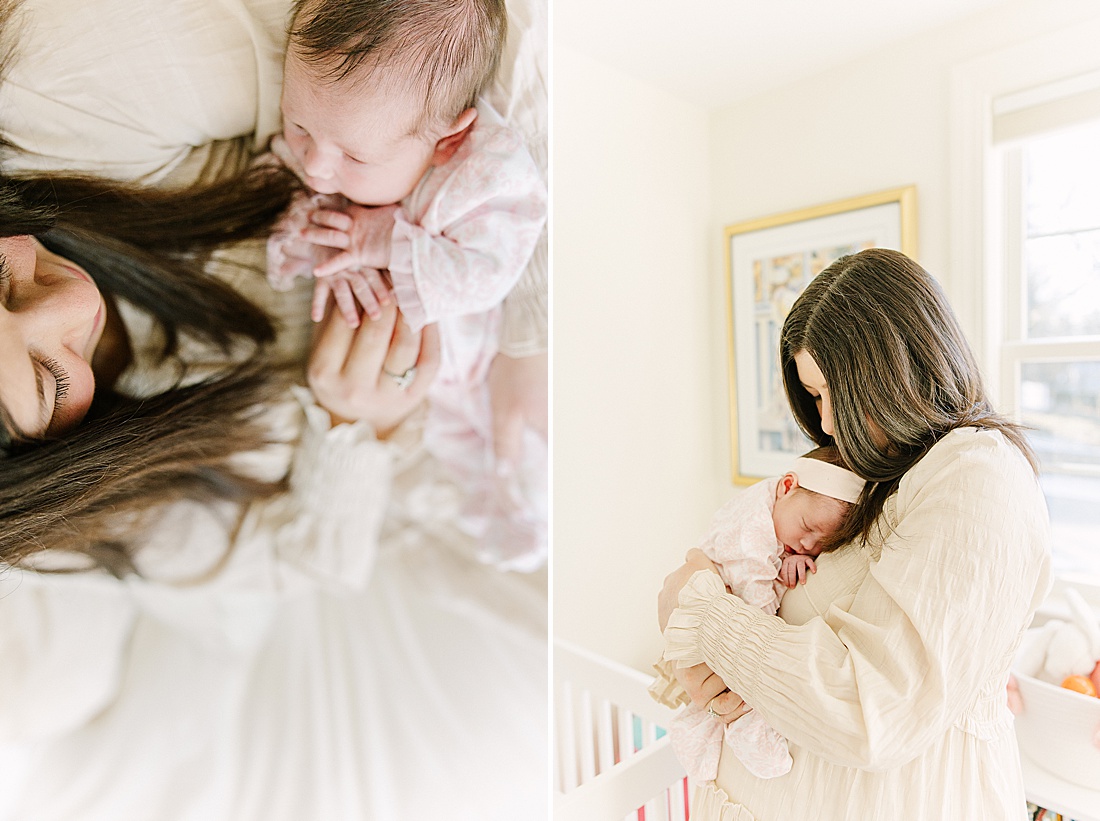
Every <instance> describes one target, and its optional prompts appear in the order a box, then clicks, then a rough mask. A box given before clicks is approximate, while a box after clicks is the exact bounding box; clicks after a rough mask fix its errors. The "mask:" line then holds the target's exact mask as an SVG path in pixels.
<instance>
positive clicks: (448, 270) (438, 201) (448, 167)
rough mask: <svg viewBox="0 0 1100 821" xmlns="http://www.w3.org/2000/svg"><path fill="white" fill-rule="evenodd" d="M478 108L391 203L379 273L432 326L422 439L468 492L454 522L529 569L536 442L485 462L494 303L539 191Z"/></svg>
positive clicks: (530, 164) (518, 261)
mask: <svg viewBox="0 0 1100 821" xmlns="http://www.w3.org/2000/svg"><path fill="white" fill-rule="evenodd" d="M477 110H478V118H477V120H476V121H475V123H474V125H473V127H472V128H471V131H470V134H469V136H468V137H467V138H466V140H465V141H463V143H462V145H461V146H460V147H459V148H458V150H457V151H456V152H455V154H454V156H452V157H451V159H450V160H449V161H448V162H447V163H446V164H444V165H442V166H438V167H432V168H429V169H428V171H427V173H425V175H424V176H423V177H422V178H421V180H420V182H419V183H418V184H417V186H416V188H415V189H413V192H412V194H410V195H409V196H408V197H406V198H405V200H403V201H402V202H401V203H400V207H399V208H398V210H397V213H396V216H395V224H394V228H393V235H392V238H391V245H390V266H389V273H390V279H391V283H392V286H393V292H394V296H395V297H396V299H397V303H398V306H399V307H400V309H401V312H402V314H403V315H404V317H405V321H406V322H407V323H408V324H409V326H410V327H412V329H413V330H419V329H421V328H423V327H424V326H425V325H428V324H431V323H438V326H439V331H440V343H441V359H442V361H441V366H440V370H439V375H438V376H437V377H436V379H435V381H434V382H433V383H432V386H431V389H430V392H429V397H430V402H429V415H428V420H427V422H426V428H425V444H426V446H427V447H428V448H429V450H431V451H432V453H433V454H434V455H435V456H436V457H437V458H438V459H440V461H441V462H443V463H444V464H445V465H446V466H447V467H448V468H450V470H451V472H452V473H453V474H454V478H455V479H456V480H458V481H460V482H462V483H463V484H464V486H466V487H468V488H469V487H473V488H474V489H475V492H474V494H473V498H474V499H475V501H474V502H473V503H472V504H471V506H470V507H469V509H468V511H467V516H466V518H465V520H464V521H465V525H466V527H467V529H468V530H469V532H471V533H472V534H473V535H475V536H477V537H478V538H479V539H480V540H481V541H482V543H483V545H484V547H485V550H484V558H485V559H486V560H487V561H491V562H493V563H496V564H498V565H500V566H502V567H505V568H507V569H517V570H533V569H536V568H537V567H539V566H541V565H542V564H543V563H544V561H545V558H546V521H547V467H548V459H547V448H546V442H545V440H543V439H542V438H541V437H540V436H538V435H537V434H534V433H533V432H530V431H528V432H527V433H528V435H527V436H526V437H525V439H524V448H523V452H524V459H523V463H522V464H519V465H513V464H499V463H497V462H496V461H495V460H494V455H493V451H492V419H491V414H490V407H489V392H488V387H487V377H488V374H489V366H490V365H491V364H492V361H493V357H494V356H496V354H497V352H498V350H499V349H500V345H499V340H500V335H501V330H502V308H501V304H502V302H503V301H504V298H505V297H506V296H508V295H509V293H510V292H511V291H512V290H513V288H515V286H516V285H517V283H518V282H519V281H520V278H521V275H523V274H524V272H525V269H526V268H527V266H528V263H529V262H530V261H531V258H532V254H533V253H534V252H535V249H536V245H537V244H538V243H539V241H540V237H541V236H542V235H543V233H544V230H543V229H544V226H545V223H546V207H547V206H546V202H547V199H546V185H545V183H544V181H543V178H542V175H541V174H540V172H539V169H538V167H537V166H536V164H535V161H534V160H533V159H532V158H531V155H530V153H529V151H528V149H527V146H526V144H525V141H524V139H523V137H522V136H521V135H520V134H519V133H518V132H516V131H514V130H513V129H511V128H509V127H508V126H506V125H505V124H504V122H503V121H502V120H501V118H500V116H499V115H498V114H497V113H496V112H495V111H494V109H493V108H492V107H491V106H490V105H489V104H488V103H487V102H484V101H482V102H479V103H478V105H477ZM341 201H342V198H340V197H338V196H334V195H314V196H313V197H310V198H303V199H300V200H298V201H297V202H296V203H295V204H294V206H292V209H297V210H292V212H291V213H290V214H288V217H287V219H285V220H284V223H283V224H284V226H286V225H288V224H289V225H300V226H302V227H305V226H306V225H307V224H308V222H309V215H310V214H311V213H312V211H313V210H316V209H317V208H333V207H339V204H340V202H341ZM293 239H295V236H294V234H293V233H291V232H288V231H284V232H283V233H281V234H277V235H275V236H273V237H272V240H271V242H269V244H268V258H269V270H272V271H274V270H275V269H276V268H277V267H278V265H277V262H278V261H279V260H280V259H282V254H283V250H282V243H284V242H286V241H288V240H293ZM317 261H318V262H320V261H321V260H320V258H319V259H318V260H317ZM297 273H298V274H300V275H308V274H309V271H308V270H302V271H299V272H297ZM271 279H272V285H273V286H274V287H275V288H276V289H279V290H283V289H285V288H287V287H289V283H288V282H287V281H286V278H285V277H277V276H273V277H271ZM486 477H488V478H486ZM478 485H480V486H481V487H480V489H478V488H477V487H476V486H478Z"/></svg>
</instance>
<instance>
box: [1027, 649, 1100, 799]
mask: <svg viewBox="0 0 1100 821" xmlns="http://www.w3.org/2000/svg"><path fill="white" fill-rule="evenodd" d="M1037 637H1038V631H1036V630H1029V631H1028V633H1027V635H1025V636H1024V642H1030V641H1032V640H1035V639H1036V638H1037ZM1023 646H1026V645H1023ZM1022 649H1023V647H1022V648H1021V650H1022ZM1013 675H1015V676H1016V681H1017V683H1018V684H1019V686H1020V699H1021V700H1022V701H1023V703H1024V709H1023V712H1022V713H1020V715H1018V716H1016V738H1017V740H1018V741H1019V743H1020V752H1021V753H1022V754H1023V755H1025V756H1027V757H1028V758H1029V759H1031V760H1032V761H1033V762H1034V763H1035V765H1036V766H1037V767H1040V768H1041V769H1044V770H1046V771H1047V772H1049V773H1051V774H1053V775H1055V776H1057V777H1059V778H1061V779H1062V780H1064V781H1069V782H1071V783H1073V784H1079V785H1080V786H1082V787H1089V788H1091V789H1096V788H1097V787H1100V748H1097V747H1096V745H1095V744H1093V737H1094V735H1095V734H1096V733H1097V732H1098V731H1100V698H1095V697H1093V696H1086V695H1083V694H1082V693H1075V692H1073V691H1072V690H1067V689H1065V688H1064V687H1059V686H1057V685H1054V684H1048V683H1047V682H1045V681H1040V680H1039V679H1037V678H1034V677H1032V676H1029V675H1025V674H1023V673H1021V672H1020V671H1019V670H1013Z"/></svg>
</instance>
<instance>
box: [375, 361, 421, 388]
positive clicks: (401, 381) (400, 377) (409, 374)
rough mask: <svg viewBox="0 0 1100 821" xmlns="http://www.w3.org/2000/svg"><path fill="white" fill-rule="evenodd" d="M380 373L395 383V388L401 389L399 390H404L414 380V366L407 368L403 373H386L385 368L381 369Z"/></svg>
mask: <svg viewBox="0 0 1100 821" xmlns="http://www.w3.org/2000/svg"><path fill="white" fill-rule="evenodd" d="M382 373H384V374H385V375H386V376H388V377H389V378H390V379H392V380H393V381H394V382H396V383H397V387H399V388H401V390H405V389H406V388H407V387H409V385H411V384H412V382H413V380H414V379H416V365H413V366H412V367H411V368H408V369H407V370H406V371H405V372H404V373H393V372H391V371H387V370H386V369H385V368H383V369H382Z"/></svg>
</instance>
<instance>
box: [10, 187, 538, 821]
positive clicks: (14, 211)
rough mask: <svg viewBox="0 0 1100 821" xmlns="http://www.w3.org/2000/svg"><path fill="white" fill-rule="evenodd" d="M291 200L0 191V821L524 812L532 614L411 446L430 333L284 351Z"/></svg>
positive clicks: (322, 337) (529, 602) (375, 329)
mask: <svg viewBox="0 0 1100 821" xmlns="http://www.w3.org/2000/svg"><path fill="white" fill-rule="evenodd" d="M295 186H296V183H295V182H294V181H293V180H292V179H291V178H290V177H289V175H288V174H287V173H285V172H279V171H275V170H273V169H270V168H262V167H261V168H257V169H254V170H252V171H250V172H249V173H247V174H246V175H245V176H243V177H241V178H238V179H232V180H229V181H228V182H226V183H224V184H220V185H217V186H214V187H203V188H195V189H187V190H183V191H174V192H168V193H164V192H158V191H155V190H151V189H142V188H134V187H128V186H122V185H120V184H116V183H110V182H104V181H96V180H92V179H88V178H84V179H79V178H74V179H66V178H63V177H60V176H50V177H45V178H38V179H21V180H19V181H12V180H0V257H2V268H0V344H2V346H3V351H4V355H3V357H0V409H2V410H0V421H2V423H3V424H2V434H0V460H2V462H3V469H2V470H0V561H2V562H4V563H6V564H7V565H10V566H12V567H9V568H8V569H7V570H6V571H5V573H4V574H3V576H2V578H0V588H2V589H0V658H2V659H3V661H4V663H3V664H2V665H0V818H12V819H22V818H36V819H48V818H81V819H93V818H105V819H106V818H157V819H227V820H228V819H233V820H234V821H236V820H238V819H250V818H256V819H261V818H262V819H265V820H266V819H288V821H289V819H296V820H297V819H309V818H317V819H327V818H370V819H399V818H429V817H435V816H436V815H437V814H439V813H441V812H445V813H446V814H447V816H448V817H452V818H471V819H473V818H479V819H480V818H500V819H507V818H512V817H519V816H518V815H517V813H519V814H522V813H523V812H525V811H526V810H525V809H524V808H525V807H527V806H528V804H529V802H530V801H531V800H532V799H533V800H535V801H536V802H540V803H541V800H542V796H543V794H544V788H543V786H542V784H543V782H544V779H545V776H544V772H545V766H544V758H543V756H544V755H545V736H544V735H543V734H542V732H541V730H542V727H543V724H544V719H543V716H544V715H545V668H544V666H543V665H544V661H545V627H544V619H545V615H544V606H543V604H542V601H541V599H540V597H539V596H538V595H534V588H532V587H530V586H529V585H528V584H527V583H517V581H516V579H515V577H511V576H506V575H504V574H501V573H499V572H498V571H496V570H493V569H491V568H483V567H480V566H478V565H477V564H476V562H475V561H474V560H473V553H474V548H475V545H473V544H472V543H471V541H470V540H469V539H468V538H466V537H465V536H463V534H462V533H461V532H460V531H459V529H458V527H457V518H458V512H459V510H460V508H461V502H462V495H461V489H460V488H456V487H455V486H454V485H453V484H452V483H450V482H449V481H448V480H447V479H446V477H445V476H444V475H442V472H441V470H440V468H439V465H438V463H436V462H435V461H434V460H432V459H431V458H430V457H429V456H428V455H427V454H426V453H425V452H424V450H423V448H422V447H421V444H420V439H419V428H418V423H419V420H420V419H421V418H422V415H423V414H422V413H421V408H422V407H423V402H422V399H423V396H424V393H425V390H426V387H427V384H428V383H429V382H430V380H431V379H432V376H433V372H434V370H435V367H436V364H437V355H438V347H437V342H436V338H435V336H434V334H433V332H432V330H430V329H425V331H424V333H423V335H420V334H412V333H410V332H408V330H407V327H406V326H404V325H403V323H400V322H398V321H397V319H398V317H397V315H396V313H395V311H394V310H392V309H391V310H390V311H389V312H388V313H385V314H384V315H383V317H382V319H380V320H377V321H372V322H367V323H365V324H364V325H362V326H361V327H360V328H359V329H356V330H353V329H350V328H348V327H347V325H346V324H345V323H343V322H342V321H339V320H338V319H332V321H328V320H326V321H325V322H324V323H322V325H321V326H320V329H319V331H318V333H317V336H316V341H315V342H314V344H313V346H312V349H311V350H310V351H309V352H308V354H306V353H305V351H306V350H307V348H308V340H309V332H310V321H309V317H308V300H309V295H308V287H307V288H306V289H305V291H304V292H303V291H302V290H301V289H299V291H298V292H291V293H290V294H275V293H273V292H272V291H271V290H270V289H269V288H268V286H267V283H266V280H265V279H264V277H263V275H262V271H258V270H252V269H250V266H253V267H255V266H257V265H261V266H262V262H263V258H264V245H263V243H262V241H261V240H258V239H255V240H250V238H255V237H263V236H264V234H265V232H266V231H267V230H268V228H269V226H270V223H271V222H272V220H273V219H274V218H275V217H276V215H277V214H278V213H279V211H280V210H281V208H282V206H283V205H284V204H285V203H286V202H287V199H288V196H289V194H290V193H291V191H292V190H293V188H294V187H295ZM304 358H307V359H308V367H307V368H303V359H304ZM413 365H416V366H417V368H418V372H417V376H416V378H415V380H414V381H413V383H412V384H411V385H410V386H408V387H401V386H398V385H397V383H396V382H395V381H394V380H392V379H390V378H389V377H388V376H386V375H385V371H386V370H389V371H391V372H394V373H402V372H404V371H406V370H407V369H409V368H410V367H412V366H413ZM294 381H299V382H302V383H303V384H304V383H306V382H308V385H309V389H308V390H307V389H306V388H304V387H300V388H290V387H289V385H290V384H291V383H292V382H294ZM56 571H82V572H56ZM540 703H542V704H543V705H544V706H543V708H541V709H540V708H539V707H538V705H539V704H540ZM509 715H510V716H513V718H512V719H511V720H508V719H506V718H505V717H506V716H509Z"/></svg>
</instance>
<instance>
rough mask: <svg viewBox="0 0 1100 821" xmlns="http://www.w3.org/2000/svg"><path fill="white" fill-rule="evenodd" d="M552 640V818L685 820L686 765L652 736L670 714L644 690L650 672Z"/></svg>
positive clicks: (666, 744)
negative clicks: (637, 724) (637, 722)
mask: <svg viewBox="0 0 1100 821" xmlns="http://www.w3.org/2000/svg"><path fill="white" fill-rule="evenodd" d="M554 645H555V646H554V721H555V756H554V776H555V791H554V821H687V810H686V807H685V796H686V782H685V781H684V770H683V768H682V767H681V766H680V763H679V762H678V761H677V760H676V757H675V756H674V755H673V753H672V748H671V747H670V746H669V740H668V737H667V736H662V737H661V738H658V737H657V728H658V726H660V725H662V724H665V723H666V722H667V721H668V719H669V717H670V716H671V715H672V713H671V712H670V711H669V710H668V708H666V707H663V706H661V705H660V704H658V703H657V702H656V701H654V700H653V699H652V698H651V697H650V695H649V693H648V692H646V688H647V687H648V686H649V684H650V682H651V681H652V680H653V678H652V676H647V675H645V674H643V673H639V672H638V671H637V670H634V669H632V668H630V667H627V666H625V665H622V664H618V663H617V662H614V661H612V660H610V659H607V658H603V657H601V656H598V655H596V654H595V653H592V652H589V651H588V650H585V649H583V648H581V647H578V646H576V645H573V644H569V643H568V642H563V641H555V643H554ZM635 717H637V718H638V719H639V720H640V722H641V729H642V738H641V747H640V749H637V750H636V749H635V732H634V730H635V721H634V719H635Z"/></svg>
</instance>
